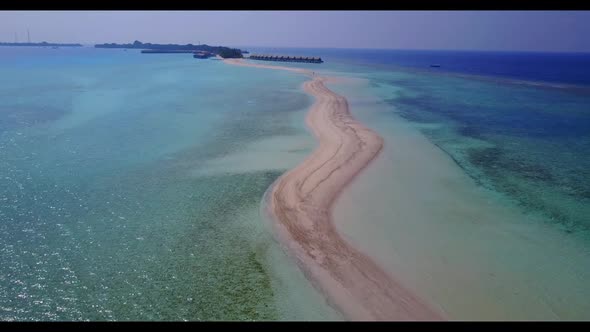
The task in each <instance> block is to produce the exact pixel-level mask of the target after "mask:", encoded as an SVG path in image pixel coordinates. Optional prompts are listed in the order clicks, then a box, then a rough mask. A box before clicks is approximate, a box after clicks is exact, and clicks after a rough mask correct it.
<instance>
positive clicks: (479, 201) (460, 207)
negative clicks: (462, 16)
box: [0, 48, 590, 320]
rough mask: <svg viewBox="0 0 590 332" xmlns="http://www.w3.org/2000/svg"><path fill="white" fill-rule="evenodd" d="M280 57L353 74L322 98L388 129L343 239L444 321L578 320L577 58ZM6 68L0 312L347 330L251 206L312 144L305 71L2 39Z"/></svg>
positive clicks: (584, 237) (583, 199)
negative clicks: (329, 324) (313, 60)
mask: <svg viewBox="0 0 590 332" xmlns="http://www.w3.org/2000/svg"><path fill="white" fill-rule="evenodd" d="M251 51H256V50H255V49H251ZM279 51H281V52H282V53H285V52H287V51H285V50H279ZM288 51H289V52H287V53H288V54H290V55H291V54H292V55H298V54H303V55H311V56H322V57H323V58H324V59H325V60H326V63H324V64H321V65H317V64H290V63H285V64H281V65H285V66H294V67H305V68H308V69H311V70H314V71H318V72H321V73H324V74H327V75H337V76H346V77H351V78H354V80H352V81H350V82H348V83H342V84H340V85H338V84H335V85H334V86H333V87H331V88H333V89H334V90H336V91H337V92H339V93H341V94H343V95H345V96H346V97H347V98H348V99H349V101H350V105H351V109H352V112H353V113H354V114H355V116H356V117H358V118H359V119H360V120H362V121H363V122H364V123H366V124H367V125H368V126H369V127H371V128H374V129H375V130H376V131H377V132H378V133H379V134H381V135H382V136H383V137H384V138H385V143H386V144H385V149H384V152H383V154H382V156H381V157H380V158H379V159H378V160H377V161H376V162H375V163H374V166H370V167H369V168H368V169H367V171H366V172H363V174H362V176H361V177H360V178H359V180H358V181H356V182H355V183H353V185H352V186H351V187H350V189H349V190H347V191H346V192H345V195H344V196H343V197H342V199H341V200H340V203H338V204H339V205H338V206H337V208H336V211H335V217H336V222H337V226H338V227H339V229H340V230H341V231H342V232H343V234H344V236H345V237H347V239H348V240H349V241H351V242H353V243H354V244H355V245H357V246H358V247H359V248H360V249H361V250H363V251H366V252H368V253H370V254H371V255H372V256H374V257H375V258H376V259H377V260H378V261H379V262H380V263H382V264H383V265H384V266H385V267H386V268H388V269H390V270H391V271H392V273H393V274H394V275H396V277H399V278H400V279H401V280H402V281H404V282H405V285H406V286H407V287H409V288H411V289H413V290H414V291H416V292H417V293H419V294H420V295H422V296H424V297H425V298H427V299H428V300H430V301H432V302H433V303H435V305H437V306H439V307H441V308H443V310H444V311H445V312H447V313H448V314H449V316H451V318H458V319H587V318H588V316H587V312H589V310H590V302H589V301H588V300H587V299H588V298H589V296H590V288H589V287H588V286H587V285H586V282H585V281H586V280H588V278H590V266H589V265H588V262H590V256H588V255H589V254H590V242H588V241H589V240H588V234H589V233H588V227H589V226H590V225H589V224H588V218H587V216H588V215H590V203H589V202H588V199H589V196H588V192H589V191H590V189H589V188H590V184H589V183H590V176H588V171H587V169H589V166H590V153H589V152H590V151H589V149H590V137H589V134H590V130H589V129H590V113H588V109H589V106H590V95H589V94H588V92H587V90H588V89H587V86H586V85H584V84H585V82H586V81H587V80H586V78H587V77H586V76H584V75H585V74H584V73H585V72H583V71H575V70H571V69H572V68H569V67H568V68H565V67H567V66H568V65H567V63H568V61H570V60H571V57H568V56H557V58H556V59H553V58H550V57H549V58H548V57H547V56H546V55H543V56H535V55H529V56H531V57H534V58H535V61H530V62H531V64H530V67H527V68H517V67H519V66H522V65H523V63H527V61H524V62H523V58H522V57H523V56H524V55H522V54H518V55H514V56H511V55H505V54H504V55H502V54H499V55H492V56H490V55H489V54H487V55H485V56H484V58H482V57H481V55H477V54H472V55H469V54H460V58H461V61H460V62H457V61H454V60H453V61H452V59H453V56H449V54H444V55H441V54H439V53H436V52H434V53H428V54H426V55H424V54H423V53H420V54H418V55H417V54H414V53H409V54H406V53H403V54H401V55H400V54H397V55H396V54H390V53H388V52H386V51H379V52H373V51H350V50H329V51H326V50H316V52H314V53H309V52H310V51H309V50H293V49H291V50H288ZM324 51H325V52H326V53H322V52H324ZM277 52H278V51H277ZM363 52H364V53H363ZM287 53H285V54H287ZM324 54H325V55H324ZM451 55H452V54H451ZM441 56H442V58H441ZM478 56H479V58H478ZM474 57H475V58H474ZM525 58H526V57H525ZM441 59H447V60H448V61H447V62H445V63H444V65H445V67H449V66H450V67H451V68H447V69H448V71H444V72H438V71H435V70H431V69H427V68H423V67H424V66H427V64H428V63H431V62H432V63H438V62H444V61H438V60H441ZM482 59H484V60H485V61H483V60H482ZM525 60H526V59H525ZM575 60H576V61H574V62H573V63H572V66H574V65H575V64H577V63H579V62H580V61H581V63H585V62H584V61H586V58H585V56H584V55H577V56H576V57H575ZM445 61H446V60H445ZM482 61H483V62H482ZM552 61H553V63H555V64H556V65H555V68H562V69H563V68H565V69H563V70H564V71H565V72H566V73H569V74H567V75H562V76H560V75H557V74H556V72H555V71H554V70H553V69H552V70H548V71H547V72H539V71H540V70H542V68H543V67H544V66H545V67H546V66H547V63H552ZM481 63H486V64H488V65H489V64H493V65H489V66H487V67H485V68H482V67H481ZM506 63H508V64H509V65H508V66H506V65H504V64H506ZM273 64H274V63H273ZM478 64H480V65H478ZM478 66H479V67H478ZM510 66H512V67H510ZM564 66H565V67H564ZM510 68H513V69H514V70H510ZM515 68H517V69H518V70H516V69H515ZM551 68H554V67H551ZM0 70H1V71H2V73H3V75H2V76H0V203H1V205H0V221H1V222H0V266H1V268H0V320H326V319H341V317H340V316H339V315H338V314H337V313H335V312H334V311H333V310H332V309H331V308H330V307H329V305H327V304H326V303H325V302H324V300H323V299H322V298H321V296H320V295H319V294H318V293H317V292H315V291H314V290H313V288H312V287H311V286H310V285H309V284H308V283H307V281H306V280H305V277H304V276H303V275H302V274H301V272H300V271H299V270H298V269H297V267H296V266H294V265H293V264H292V263H291V261H290V260H289V259H288V257H287V256H286V255H285V254H284V253H283V251H282V249H281V247H280V245H279V244H278V243H276V241H275V240H274V238H273V236H272V233H271V231H270V230H269V227H268V225H267V224H266V223H265V221H264V218H263V217H261V216H260V212H259V209H260V206H261V200H262V197H263V194H264V193H265V191H266V190H267V188H268V187H269V186H270V185H271V184H272V183H273V182H274V181H275V180H276V178H277V177H278V176H280V175H281V174H282V173H283V172H284V171H285V170H287V169H290V168H292V167H294V166H295V165H297V163H299V162H300V161H301V160H303V159H304V158H305V156H306V155H308V154H309V153H310V152H311V150H312V149H313V147H314V146H315V142H314V140H313V138H312V137H311V135H310V134H309V133H308V131H307V129H306V128H305V124H304V116H305V112H306V111H307V108H308V107H309V105H311V102H312V99H311V98H310V97H309V96H307V95H305V94H304V93H303V91H302V90H301V89H300V85H301V84H302V83H303V81H304V80H305V77H302V76H299V75H297V74H293V73H289V72H282V71H273V70H263V69H257V68H247V67H236V66H228V65H226V64H223V63H222V62H220V61H216V60H195V59H193V58H191V57H190V56H189V55H186V54H166V55H142V54H140V53H138V52H135V51H127V52H126V51H123V50H101V49H93V48H79V49H67V48H60V49H57V50H54V49H43V48H2V49H0ZM481 75H487V76H481ZM511 75H512V76H511ZM582 76H584V77H582ZM543 79H546V80H547V81H549V82H550V84H549V83H547V82H539V80H543ZM367 197H370V198H371V199H370V200H369V199H367ZM350 207H354V209H351V208H350ZM359 221H362V222H359Z"/></svg>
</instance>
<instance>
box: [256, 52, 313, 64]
mask: <svg viewBox="0 0 590 332" xmlns="http://www.w3.org/2000/svg"><path fill="white" fill-rule="evenodd" d="M247 59H250V60H262V61H281V62H307V63H322V62H324V61H323V60H322V58H320V57H305V56H283V55H260V54H252V55H250V56H249V57H248V58H247Z"/></svg>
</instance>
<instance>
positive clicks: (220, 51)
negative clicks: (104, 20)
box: [94, 40, 244, 59]
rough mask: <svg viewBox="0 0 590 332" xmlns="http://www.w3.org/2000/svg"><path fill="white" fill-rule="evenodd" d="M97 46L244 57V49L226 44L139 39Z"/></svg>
mask: <svg viewBox="0 0 590 332" xmlns="http://www.w3.org/2000/svg"><path fill="white" fill-rule="evenodd" d="M94 47H96V48H128V49H143V50H163V51H165V50H167V51H195V52H197V51H204V52H210V53H214V54H217V55H219V56H220V57H222V58H225V59H227V58H243V57H244V56H243V55H242V50H240V49H237V48H230V47H225V46H209V45H205V44H203V45H193V44H186V45H178V44H152V43H142V42H140V41H138V40H136V41H135V42H133V44H115V43H110V44H96V45H94Z"/></svg>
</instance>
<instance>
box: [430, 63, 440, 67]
mask: <svg viewBox="0 0 590 332" xmlns="http://www.w3.org/2000/svg"><path fill="white" fill-rule="evenodd" d="M430 67H433V68H440V65H437V64H434V65H430Z"/></svg>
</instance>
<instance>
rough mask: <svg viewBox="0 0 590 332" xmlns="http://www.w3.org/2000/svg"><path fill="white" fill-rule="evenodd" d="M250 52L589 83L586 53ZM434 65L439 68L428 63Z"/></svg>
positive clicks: (256, 49)
mask: <svg viewBox="0 0 590 332" xmlns="http://www.w3.org/2000/svg"><path fill="white" fill-rule="evenodd" d="M247 49H248V50H250V51H251V52H263V53H278V54H293V55H307V56H321V57H322V59H323V60H324V61H325V62H326V63H328V64H329V63H333V62H345V63H351V64H357V65H358V64H365V65H370V66H373V67H374V66H375V65H386V66H399V67H406V68H412V69H423V70H428V71H437V72H451V73H459V74H468V75H484V76H495V77H504V78H511V79H517V80H527V81H534V82H550V83H562V84H575V85H590V53H539V52H481V51H435V50H432V51H430V50H429V51H422V50H376V49H372V50H370V49H369V50H367V49H317V48H307V49H302V48H256V47H254V48H247ZM432 64H438V65H440V66H441V67H440V68H436V69H434V68H432V67H430V65H432Z"/></svg>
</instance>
